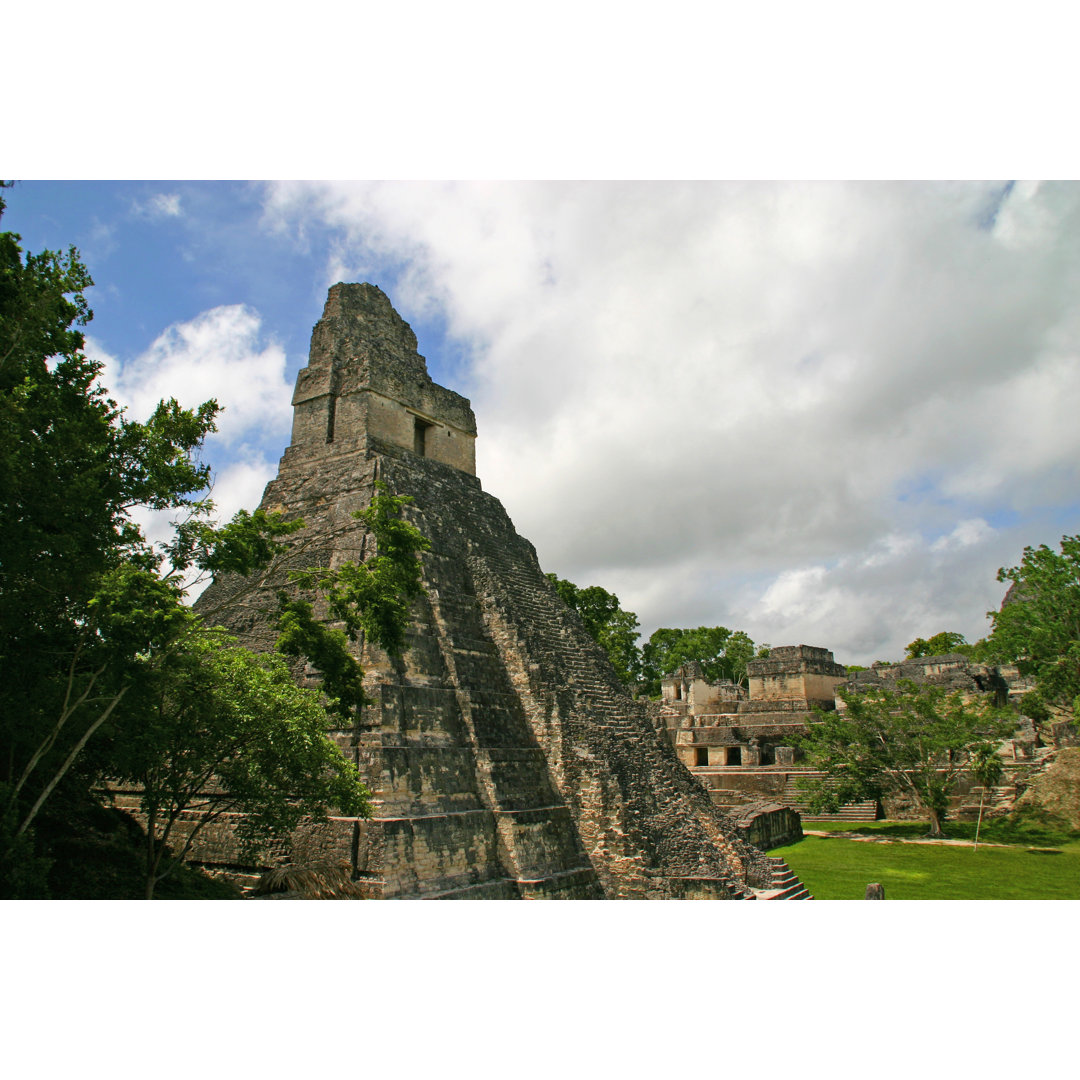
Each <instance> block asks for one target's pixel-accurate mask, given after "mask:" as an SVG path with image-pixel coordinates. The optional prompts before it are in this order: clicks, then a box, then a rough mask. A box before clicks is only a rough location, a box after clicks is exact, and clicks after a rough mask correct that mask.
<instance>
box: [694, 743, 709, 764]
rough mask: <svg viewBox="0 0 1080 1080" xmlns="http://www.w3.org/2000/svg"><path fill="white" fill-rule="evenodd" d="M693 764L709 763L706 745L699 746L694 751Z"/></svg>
mask: <svg viewBox="0 0 1080 1080" xmlns="http://www.w3.org/2000/svg"><path fill="white" fill-rule="evenodd" d="M694 764H695V765H708V764H709V748H708V747H707V746H699V747H698V748H697V749H696V750H695V751H694Z"/></svg>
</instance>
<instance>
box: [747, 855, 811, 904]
mask: <svg viewBox="0 0 1080 1080" xmlns="http://www.w3.org/2000/svg"><path fill="white" fill-rule="evenodd" d="M769 862H771V863H772V864H773V872H772V881H770V883H769V887H768V888H766V889H755V890H754V899H756V900H813V899H814V898H813V897H812V896H811V895H810V891H809V890H808V889H807V887H806V886H805V885H804V884H803V883H802V882H801V881H800V880H799V879H798V878H797V877H796V876H795V871H794V870H792V869H791V867H790V866H788V864H787V863H786V862H785V861H784V860H783V859H781V858H779V857H778V856H776V855H770V856H769Z"/></svg>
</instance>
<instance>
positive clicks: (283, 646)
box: [277, 483, 431, 722]
mask: <svg viewBox="0 0 1080 1080" xmlns="http://www.w3.org/2000/svg"><path fill="white" fill-rule="evenodd" d="M375 489H376V490H375V497H374V498H373V499H372V500H371V505H370V506H369V507H368V508H367V509H366V510H360V511H357V512H356V513H355V514H353V517H354V518H356V520H358V521H360V522H361V523H363V524H364V525H366V526H367V527H368V529H369V530H370V531H371V535H372V536H373V537H374V539H375V555H374V556H373V557H372V558H370V559H368V560H367V561H366V562H362V563H352V562H350V563H346V564H344V565H343V566H341V567H339V568H338V569H337V570H330V569H327V568H312V569H309V570H303V571H294V572H293V573H292V575H291V577H292V580H293V583H294V584H296V585H299V586H300V587H301V588H303V589H307V590H311V591H315V592H322V593H323V594H325V596H326V598H327V611H328V617H329V618H330V619H331V620H334V621H337V622H340V623H342V624H343V625H344V629H343V630H342V629H338V628H336V627H330V626H327V625H326V624H325V623H324V622H323V621H322V620H320V619H317V618H316V617H315V612H314V607H313V605H312V604H311V603H310V602H309V601H307V600H304V599H302V598H297V597H290V595H289V594H288V593H286V592H285V591H279V592H278V620H277V629H278V640H277V648H278V651H279V652H282V653H284V654H285V655H286V656H293V657H305V658H306V659H307V660H309V661H310V662H311V664H312V665H313V666H314V667H315V668H316V670H317V671H318V672H319V673H320V675H321V676H322V686H323V690H324V692H325V693H326V695H327V698H328V699H329V701H328V708H329V709H331V711H333V712H335V713H336V714H337V715H338V716H340V717H341V718H342V719H343V720H345V721H346V722H352V721H353V720H354V719H355V714H356V710H357V709H359V708H361V707H362V706H363V705H365V704H367V703H368V699H367V696H366V695H365V694H364V686H363V683H364V672H363V669H362V668H361V667H360V665H359V664H358V663H357V661H356V660H355V659H354V657H353V655H352V653H351V651H350V649H349V642H350V641H352V642H356V641H358V640H359V639H360V637H361V636H362V635H363V636H364V637H365V638H366V639H367V640H368V641H369V642H372V643H373V644H375V645H379V646H381V647H382V648H384V649H386V651H387V652H388V653H390V654H391V655H392V656H399V655H400V654H401V652H402V651H403V649H404V648H405V632H406V630H407V629H408V626H409V618H410V616H409V601H410V600H413V599H415V598H416V597H417V596H419V595H420V594H421V593H422V591H423V588H422V580H423V579H422V566H421V563H420V559H419V555H420V553H421V552H422V551H427V550H428V549H429V548H430V547H431V543H430V541H429V540H428V539H427V538H426V537H425V536H423V535H422V534H421V532H420V530H419V529H417V528H416V526H415V525H413V524H411V523H410V522H408V521H406V520H405V519H404V518H403V517H402V510H403V508H404V507H405V506H407V505H408V504H409V503H410V502H412V500H411V499H410V498H409V497H408V496H404V495H391V494H389V492H388V491H387V490H386V487H385V485H384V484H382V483H376V485H375Z"/></svg>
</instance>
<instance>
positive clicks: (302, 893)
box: [252, 861, 364, 900]
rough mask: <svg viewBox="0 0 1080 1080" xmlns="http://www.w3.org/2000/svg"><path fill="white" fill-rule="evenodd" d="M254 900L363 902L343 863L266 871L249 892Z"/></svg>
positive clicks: (285, 867)
mask: <svg viewBox="0 0 1080 1080" xmlns="http://www.w3.org/2000/svg"><path fill="white" fill-rule="evenodd" d="M252 896H253V897H254V898H255V899H258V900H363V899H364V892H363V890H362V889H361V888H360V886H359V885H358V884H357V883H356V882H355V881H353V880H352V867H351V866H350V865H349V863H347V862H344V861H342V862H338V863H325V864H322V865H317V866H291V865H290V866H279V867H277V868H276V869H274V870H267V872H266V873H265V874H263V876H262V877H261V878H259V880H258V882H256V884H255V888H254V889H253V890H252Z"/></svg>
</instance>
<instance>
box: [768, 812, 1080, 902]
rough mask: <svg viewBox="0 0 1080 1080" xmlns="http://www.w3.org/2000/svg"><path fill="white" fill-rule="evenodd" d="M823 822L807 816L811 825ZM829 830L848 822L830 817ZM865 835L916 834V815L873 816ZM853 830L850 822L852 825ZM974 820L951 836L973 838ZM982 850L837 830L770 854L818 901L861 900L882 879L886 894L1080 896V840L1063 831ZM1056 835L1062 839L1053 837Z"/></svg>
mask: <svg viewBox="0 0 1080 1080" xmlns="http://www.w3.org/2000/svg"><path fill="white" fill-rule="evenodd" d="M819 827H822V826H820V825H819V823H818V822H807V823H806V828H807V829H818V828H819ZM822 828H824V829H825V830H826V831H829V832H836V831H841V829H842V828H844V827H843V826H840V825H837V824H835V823H831V822H830V823H829V824H828V825H825V826H823V827H822ZM856 828H857V829H858V831H859V832H860V833H861V834H863V835H866V836H873V835H877V836H883V837H894V838H895V837H899V836H908V837H918V836H922V835H923V834H924V833H925V832H926V826H925V825H920V824H919V823H917V822H876V823H874V824H873V825H862V826H857V827H856ZM847 829H848V830H851V826H847ZM974 829H975V826H974V825H973V824H972V825H970V828H969V827H968V824H967V823H963V822H958V823H949V825H948V826H947V828H946V832H947V833H948V834H949V835H950V837H953V838H957V839H960V838H966V839H971V836H973V835H974ZM851 831H854V830H851ZM985 835H986V828H985V826H984V828H983V831H982V832H980V834H979V849H978V851H973V849H972V848H971V847H969V846H963V847H957V846H952V845H948V844H905V843H901V842H899V841H898V840H894V842H892V843H876V842H873V841H868V840H849V839H844V838H842V837H839V836H828V837H823V836H822V837H819V836H807V837H804V838H803V839H802V840H800V841H799V842H798V843H795V844H789V845H788V846H787V847H781V848H774V849H772V850H771V851H770V852H769V854H770V855H779V856H780V857H781V858H783V859H786V860H787V863H788V865H789V866H790V867H791V869H792V870H794V871H795V873H796V874H798V875H799V877H800V878H801V879H802V882H803V884H804V885H806V887H807V888H808V889H809V890H810V892H811V893H812V894H813V896H814V897H815V898H816V899H818V900H862V899H863V897H864V895H865V893H866V886H867V885H868V884H870V882H873V881H877V882H880V883H881V884H882V885H884V886H885V898H886V899H887V900H1077V899H1080V840H1078V839H1075V838H1066V837H1063V836H1057V837H1053V838H1051V837H1049V836H1041V837H1036V838H1035V840H1037V841H1038V842H1037V843H1036V842H1035V841H1034V840H1033V839H1032V838H1025V839H1024V841H1022V842H1021V843H1019V844H1017V843H1012V844H1009V845H1008V846H992V845H991V844H989V843H988V844H985V845H984V843H983V840H984V837H985ZM1051 839H1053V840H1055V841H1057V842H1053V843H1051V842H1049V841H1051Z"/></svg>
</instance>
